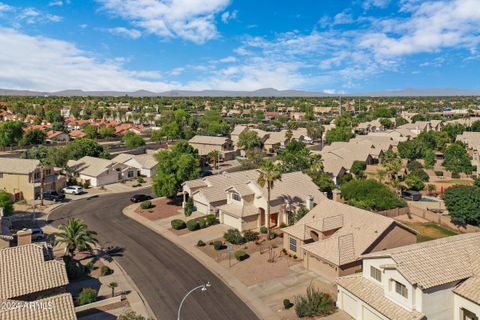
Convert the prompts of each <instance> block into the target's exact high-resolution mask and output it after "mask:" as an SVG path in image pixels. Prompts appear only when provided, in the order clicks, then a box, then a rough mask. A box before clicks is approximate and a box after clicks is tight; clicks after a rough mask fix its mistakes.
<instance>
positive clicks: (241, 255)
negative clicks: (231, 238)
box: [233, 250, 250, 261]
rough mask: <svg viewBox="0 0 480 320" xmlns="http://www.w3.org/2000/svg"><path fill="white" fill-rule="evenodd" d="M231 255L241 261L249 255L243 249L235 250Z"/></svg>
mask: <svg viewBox="0 0 480 320" xmlns="http://www.w3.org/2000/svg"><path fill="white" fill-rule="evenodd" d="M233 255H234V256H235V259H237V260H238V261H243V260H245V259H248V258H249V257H250V256H249V255H248V254H247V253H246V252H245V251H243V250H237V251H235V253H234V254H233Z"/></svg>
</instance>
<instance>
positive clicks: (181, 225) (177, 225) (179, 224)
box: [170, 219, 187, 230]
mask: <svg viewBox="0 0 480 320" xmlns="http://www.w3.org/2000/svg"><path fill="white" fill-rule="evenodd" d="M170 223H171V224H172V228H173V229H175V230H181V229H185V228H186V227H187V225H186V224H185V221H183V220H180V219H173V220H172V222H170Z"/></svg>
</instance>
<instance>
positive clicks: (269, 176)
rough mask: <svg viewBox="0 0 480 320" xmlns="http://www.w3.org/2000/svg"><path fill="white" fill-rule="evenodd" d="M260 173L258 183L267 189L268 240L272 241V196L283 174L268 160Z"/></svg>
mask: <svg viewBox="0 0 480 320" xmlns="http://www.w3.org/2000/svg"><path fill="white" fill-rule="evenodd" d="M258 172H259V176H258V179H257V183H258V184H259V185H260V186H261V187H262V188H264V187H265V186H266V187H267V239H269V240H270V194H271V191H272V189H273V186H274V183H275V181H277V180H282V173H281V172H280V169H279V168H278V167H277V166H276V165H275V164H274V163H273V162H272V161H271V160H266V161H265V162H264V163H263V164H262V166H261V167H260V169H259V170H258Z"/></svg>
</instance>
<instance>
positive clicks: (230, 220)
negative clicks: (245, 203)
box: [223, 214, 241, 230]
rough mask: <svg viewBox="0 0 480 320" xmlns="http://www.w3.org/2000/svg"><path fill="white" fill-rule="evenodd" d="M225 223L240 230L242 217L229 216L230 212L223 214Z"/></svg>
mask: <svg viewBox="0 0 480 320" xmlns="http://www.w3.org/2000/svg"><path fill="white" fill-rule="evenodd" d="M223 224H226V225H227V226H230V227H232V228H235V229H238V230H240V228H241V226H240V219H238V218H234V217H232V216H229V215H228V214H223Z"/></svg>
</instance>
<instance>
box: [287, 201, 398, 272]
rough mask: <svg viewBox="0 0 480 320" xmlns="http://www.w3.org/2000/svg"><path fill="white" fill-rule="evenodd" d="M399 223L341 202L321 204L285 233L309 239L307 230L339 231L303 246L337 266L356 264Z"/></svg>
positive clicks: (324, 202) (322, 202) (323, 202)
mask: <svg viewBox="0 0 480 320" xmlns="http://www.w3.org/2000/svg"><path fill="white" fill-rule="evenodd" d="M392 224H398V223H397V222H395V220H393V219H391V218H387V217H384V216H381V215H378V214H376V213H373V212H370V211H366V210H362V209H359V208H356V207H352V206H349V205H346V204H343V203H340V202H337V201H332V200H329V199H325V200H322V201H320V202H319V203H318V204H317V206H315V207H314V208H313V209H312V210H310V212H308V213H307V214H306V215H305V216H304V217H303V218H302V219H300V221H298V222H297V223H296V224H294V225H293V226H290V227H287V228H284V229H283V231H284V232H285V233H288V234H290V235H292V236H294V237H296V238H299V239H302V240H306V239H310V235H309V234H307V233H306V230H307V227H308V228H310V229H314V230H317V231H320V232H323V231H329V230H334V229H337V228H339V229H338V230H337V231H336V232H335V233H334V234H332V235H331V236H330V237H329V238H326V239H323V240H319V241H315V242H312V243H309V244H306V245H304V246H303V249H304V250H306V251H308V252H310V253H312V254H314V255H316V256H319V257H321V258H323V259H325V260H327V261H330V262H332V263H334V264H336V265H342V264H345V263H349V262H353V261H356V260H358V259H359V257H360V256H361V255H362V254H363V253H365V251H366V250H367V249H368V248H369V247H370V246H371V245H372V244H373V243H374V242H375V241H376V240H377V239H378V238H379V237H380V236H381V235H382V234H383V233H384V232H385V231H386V230H387V229H388V228H389V227H390V226H391V225H392Z"/></svg>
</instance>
